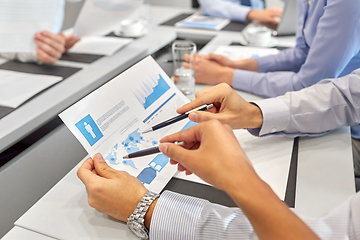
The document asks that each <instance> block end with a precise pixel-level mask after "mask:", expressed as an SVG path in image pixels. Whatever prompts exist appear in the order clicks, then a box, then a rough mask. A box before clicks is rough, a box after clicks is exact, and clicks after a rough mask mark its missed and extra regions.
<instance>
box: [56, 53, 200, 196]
mask: <svg viewBox="0 0 360 240" xmlns="http://www.w3.org/2000/svg"><path fill="white" fill-rule="evenodd" d="M187 102H189V100H188V99H187V98H186V97H185V96H184V95H183V94H182V93H181V92H180V91H179V90H178V89H177V88H176V86H175V85H174V84H173V83H172V82H171V80H170V79H169V77H168V76H167V75H166V73H165V72H164V71H163V70H162V69H161V68H160V67H159V65H157V63H156V62H155V61H154V60H153V59H152V58H151V57H147V58H146V59H144V60H142V61H141V62H140V63H138V64H136V65H134V66H133V67H132V68H130V69H129V70H127V71H125V72H124V73H122V74H121V75H119V76H117V77H116V78H114V79H113V80H111V81H110V82H108V83H107V84H105V85H103V86H102V87H101V88H99V89H97V90H96V91H95V92H93V93H91V94H90V95H88V96H87V97H85V98H84V99H82V100H81V101H79V102H78V103H76V104H75V105H73V106H71V107H70V108H68V109H67V110H65V111H64V112H62V113H61V114H60V115H59V116H60V118H61V119H62V120H63V122H64V123H65V124H66V126H67V127H68V128H69V129H70V131H71V132H72V133H73V134H74V135H75V137H76V138H77V139H78V140H79V141H80V143H81V144H82V145H83V146H84V148H85V149H86V151H87V152H88V153H89V154H90V156H94V155H95V153H97V152H100V153H101V154H102V155H103V156H104V158H105V160H106V162H107V163H108V164H109V165H110V166H111V167H113V168H114V169H118V170H124V171H127V172H128V173H130V174H131V175H133V176H135V177H137V178H138V179H139V180H140V181H141V182H142V183H143V184H144V185H145V187H147V188H148V189H149V190H151V191H154V192H160V191H161V190H162V189H163V187H164V186H165V185H166V183H167V182H168V181H169V180H170V179H171V177H172V176H173V175H174V173H175V172H176V166H173V165H170V163H169V158H168V157H166V156H165V155H163V154H162V153H159V154H153V155H149V156H144V157H139V158H134V159H123V158H122V157H123V156H125V155H127V154H129V153H132V152H135V151H138V150H142V149H146V148H150V147H153V146H158V145H159V140H160V139H161V138H162V137H164V136H165V135H168V134H170V133H174V132H177V131H180V130H182V129H184V128H187V127H189V126H192V125H193V124H195V123H193V122H191V121H189V120H188V119H184V120H183V121H180V122H178V123H176V124H172V125H171V126H168V127H165V128H162V129H159V130H157V131H154V132H150V133H146V134H142V131H144V130H146V129H148V128H150V127H152V126H154V125H156V124H158V123H160V122H162V121H165V120H168V119H169V118H172V117H174V116H177V115H178V114H177V113H176V109H177V108H179V107H180V106H182V105H184V104H185V103H187Z"/></svg>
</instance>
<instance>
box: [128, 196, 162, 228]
mask: <svg viewBox="0 0 360 240" xmlns="http://www.w3.org/2000/svg"><path fill="white" fill-rule="evenodd" d="M159 196H160V195H159V194H157V193H154V192H150V191H149V192H147V193H146V194H145V196H144V197H143V198H142V199H141V200H140V202H139V203H138V205H137V206H136V208H135V210H134V212H133V213H132V214H131V215H130V217H129V218H128V219H127V220H128V222H129V221H136V222H138V223H139V224H141V225H143V226H144V227H145V228H146V226H145V224H144V221H145V220H144V217H145V214H146V212H147V210H148V208H149V206H150V205H151V203H152V202H153V201H154V200H155V199H156V198H158V197H159Z"/></svg>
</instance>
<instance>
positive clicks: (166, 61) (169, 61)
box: [164, 59, 186, 63]
mask: <svg viewBox="0 0 360 240" xmlns="http://www.w3.org/2000/svg"><path fill="white" fill-rule="evenodd" d="M173 62H174V60H172V59H167V60H164V63H173ZM175 62H186V61H185V60H183V59H178V60H175Z"/></svg>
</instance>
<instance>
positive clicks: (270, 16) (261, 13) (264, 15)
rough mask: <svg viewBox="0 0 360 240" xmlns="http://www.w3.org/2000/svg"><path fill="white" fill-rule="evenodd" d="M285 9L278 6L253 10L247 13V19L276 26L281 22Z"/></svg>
mask: <svg viewBox="0 0 360 240" xmlns="http://www.w3.org/2000/svg"><path fill="white" fill-rule="evenodd" d="M282 13H283V10H282V9H281V8H278V7H272V8H267V9H264V10H251V11H250V12H249V13H248V15H247V17H246V18H247V20H250V21H256V22H258V23H260V24H270V25H272V26H273V27H276V25H277V24H279V22H280V19H281V15H282Z"/></svg>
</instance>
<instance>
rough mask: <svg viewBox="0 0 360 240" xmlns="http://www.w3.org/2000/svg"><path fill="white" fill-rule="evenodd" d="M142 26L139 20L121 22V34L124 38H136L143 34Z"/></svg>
mask: <svg viewBox="0 0 360 240" xmlns="http://www.w3.org/2000/svg"><path fill="white" fill-rule="evenodd" d="M143 31H144V24H143V22H142V21H141V20H137V21H134V20H131V19H126V20H124V21H122V22H121V32H122V34H123V35H124V36H129V37H138V36H141V35H142V34H143Z"/></svg>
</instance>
